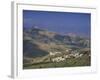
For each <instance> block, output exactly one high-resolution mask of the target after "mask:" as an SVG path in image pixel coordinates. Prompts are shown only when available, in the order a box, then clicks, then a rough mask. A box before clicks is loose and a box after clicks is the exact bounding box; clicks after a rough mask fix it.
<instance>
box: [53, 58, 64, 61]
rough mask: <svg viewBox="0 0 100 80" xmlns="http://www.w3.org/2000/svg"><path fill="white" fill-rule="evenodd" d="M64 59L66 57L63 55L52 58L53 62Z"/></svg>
mask: <svg viewBox="0 0 100 80" xmlns="http://www.w3.org/2000/svg"><path fill="white" fill-rule="evenodd" d="M64 60H65V58H63V57H56V58H53V59H52V62H60V61H64Z"/></svg>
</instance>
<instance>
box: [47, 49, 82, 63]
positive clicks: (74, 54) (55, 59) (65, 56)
mask: <svg viewBox="0 0 100 80" xmlns="http://www.w3.org/2000/svg"><path fill="white" fill-rule="evenodd" d="M69 53H70V54H69ZM58 54H62V56H58V57H53V58H51V61H52V62H60V61H65V60H66V59H68V58H72V57H73V58H79V57H82V56H83V54H80V53H79V52H78V51H75V50H74V51H72V50H71V49H67V50H66V54H63V53H62V52H50V53H49V55H50V56H56V55H58Z"/></svg>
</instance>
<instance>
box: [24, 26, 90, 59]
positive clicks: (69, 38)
mask: <svg viewBox="0 0 100 80" xmlns="http://www.w3.org/2000/svg"><path fill="white" fill-rule="evenodd" d="M68 48H71V49H76V48H90V40H89V39H88V38H86V37H82V36H77V35H71V34H70V35H69V34H66V35H65V34H60V33H57V32H52V31H48V30H44V29H39V28H37V27H32V28H30V29H26V28H24V30H23V55H24V57H37V56H38V57H41V56H45V55H47V54H49V52H50V51H61V52H63V53H65V50H66V49H68Z"/></svg>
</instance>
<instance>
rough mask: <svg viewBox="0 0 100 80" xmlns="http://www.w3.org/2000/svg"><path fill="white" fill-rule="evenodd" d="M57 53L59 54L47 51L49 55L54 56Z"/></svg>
mask: <svg viewBox="0 0 100 80" xmlns="http://www.w3.org/2000/svg"><path fill="white" fill-rule="evenodd" d="M57 54H61V52H49V55H50V56H55V55H57Z"/></svg>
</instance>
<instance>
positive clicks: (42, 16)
mask: <svg viewBox="0 0 100 80" xmlns="http://www.w3.org/2000/svg"><path fill="white" fill-rule="evenodd" d="M90 22H91V14H89V13H70V12H50V11H49V12H48V11H31V10H23V25H24V27H26V28H29V27H32V26H38V28H41V29H47V30H49V31H55V32H58V33H62V34H68V33H73V34H77V35H82V36H90V29H91V23H90Z"/></svg>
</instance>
